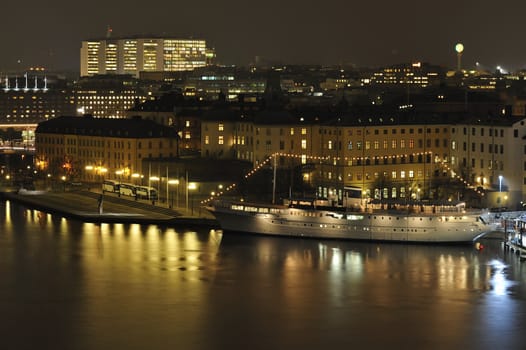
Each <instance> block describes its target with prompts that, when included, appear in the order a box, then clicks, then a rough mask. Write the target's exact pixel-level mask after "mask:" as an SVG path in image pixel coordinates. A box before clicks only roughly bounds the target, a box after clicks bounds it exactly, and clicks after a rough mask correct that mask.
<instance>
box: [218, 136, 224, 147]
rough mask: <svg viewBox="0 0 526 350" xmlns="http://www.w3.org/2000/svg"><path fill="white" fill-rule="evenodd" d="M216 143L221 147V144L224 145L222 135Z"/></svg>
mask: <svg viewBox="0 0 526 350" xmlns="http://www.w3.org/2000/svg"><path fill="white" fill-rule="evenodd" d="M217 143H218V144H219V145H222V144H224V143H225V140H224V138H223V136H222V135H221V136H219V138H218V140H217Z"/></svg>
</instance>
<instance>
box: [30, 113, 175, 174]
mask: <svg viewBox="0 0 526 350" xmlns="http://www.w3.org/2000/svg"><path fill="white" fill-rule="evenodd" d="M176 150H177V147H176V132H175V130H174V129H172V128H168V127H166V126H162V125H159V124H157V123H155V122H153V121H150V120H143V119H140V118H132V119H109V118H93V117H90V116H84V117H58V118H54V119H51V120H48V121H45V122H42V123H40V124H38V127H37V129H36V132H35V163H36V167H37V168H38V169H39V170H41V171H43V172H47V173H49V174H51V175H53V176H65V177H66V178H67V179H68V180H82V181H102V179H104V178H112V179H117V180H121V181H133V180H134V178H140V177H144V176H145V175H147V172H148V169H143V166H142V164H143V159H160V158H168V157H175V156H176Z"/></svg>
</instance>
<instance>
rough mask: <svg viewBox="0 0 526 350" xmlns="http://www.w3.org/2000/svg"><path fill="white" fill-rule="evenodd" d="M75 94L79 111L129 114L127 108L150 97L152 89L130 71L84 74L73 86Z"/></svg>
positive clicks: (98, 115) (116, 115) (113, 115)
mask: <svg viewBox="0 0 526 350" xmlns="http://www.w3.org/2000/svg"><path fill="white" fill-rule="evenodd" d="M72 95H73V96H74V98H75V105H76V108H77V114H78V115H84V114H91V115H93V116H94V117H96V118H125V117H126V116H125V111H126V110H128V109H130V108H133V107H134V106H136V105H137V104H139V103H142V102H144V101H146V100H147V99H148V98H149V91H147V90H146V89H144V88H143V87H142V86H141V84H140V81H139V80H138V79H136V78H134V77H131V76H129V75H109V74H106V75H97V76H93V77H83V78H80V79H79V80H78V81H77V82H76V83H75V84H74V85H73V87H72ZM63 115H64V114H63ZM69 115H72V114H69Z"/></svg>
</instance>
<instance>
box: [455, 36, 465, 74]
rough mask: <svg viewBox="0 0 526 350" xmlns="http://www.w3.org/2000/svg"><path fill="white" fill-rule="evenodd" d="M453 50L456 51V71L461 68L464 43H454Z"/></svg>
mask: <svg viewBox="0 0 526 350" xmlns="http://www.w3.org/2000/svg"><path fill="white" fill-rule="evenodd" d="M455 51H456V52H457V71H459V72H460V70H461V69H462V62H461V61H462V52H463V51H464V45H462V43H458V44H456V45H455Z"/></svg>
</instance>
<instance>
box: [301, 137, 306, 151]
mask: <svg viewBox="0 0 526 350" xmlns="http://www.w3.org/2000/svg"><path fill="white" fill-rule="evenodd" d="M301 149H307V140H305V139H303V140H301Z"/></svg>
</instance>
